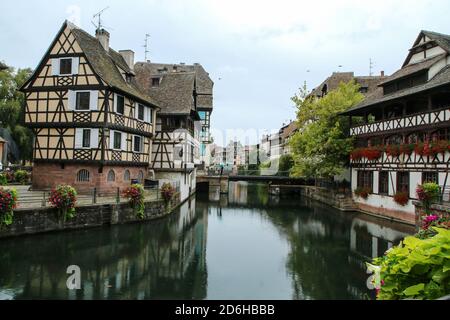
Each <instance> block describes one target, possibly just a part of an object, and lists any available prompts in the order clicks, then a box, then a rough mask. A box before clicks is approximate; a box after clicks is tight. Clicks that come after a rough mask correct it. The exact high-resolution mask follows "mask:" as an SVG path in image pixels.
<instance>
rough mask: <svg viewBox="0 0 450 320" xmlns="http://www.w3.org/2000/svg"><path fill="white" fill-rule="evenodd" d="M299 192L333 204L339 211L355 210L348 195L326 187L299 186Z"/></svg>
mask: <svg viewBox="0 0 450 320" xmlns="http://www.w3.org/2000/svg"><path fill="white" fill-rule="evenodd" d="M300 194H301V195H302V196H304V197H308V198H311V199H314V200H316V201H319V202H322V203H325V204H327V205H330V206H333V207H335V208H336V209H339V210H341V211H355V210H357V207H356V206H355V204H354V202H353V200H352V198H351V197H350V196H346V195H344V194H340V193H337V192H336V191H334V190H330V189H327V188H320V187H314V186H301V187H300Z"/></svg>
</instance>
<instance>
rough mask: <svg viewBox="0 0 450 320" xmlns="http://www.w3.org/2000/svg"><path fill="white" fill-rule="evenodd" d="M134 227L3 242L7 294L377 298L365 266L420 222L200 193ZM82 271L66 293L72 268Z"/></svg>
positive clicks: (234, 192) (244, 191)
mask: <svg viewBox="0 0 450 320" xmlns="http://www.w3.org/2000/svg"><path fill="white" fill-rule="evenodd" d="M178 211H179V212H178V213H176V214H174V215H172V216H170V217H168V218H164V219H161V220H157V221H152V222H147V223H137V224H131V225H117V226H111V227H108V226H105V227H101V228H95V229H87V230H78V231H65V232H56V233H48V234H39V235H33V236H23V237H17V238H11V239H2V240H0V261H1V263H0V299H35V298H39V299H47V298H54V299H191V298H194V299H369V298H370V299H372V298H374V292H372V291H371V290H369V289H368V288H367V286H366V280H367V278H368V276H369V275H368V274H367V273H366V267H365V264H364V262H365V261H368V260H369V259H370V258H372V257H373V256H376V255H381V254H383V252H384V251H385V250H386V249H387V248H389V247H390V246H392V245H393V244H397V243H398V242H399V241H400V240H401V239H402V238H403V237H404V236H406V235H409V234H413V233H414V231H415V230H414V227H411V226H408V225H404V224H399V223H394V222H389V221H386V220H382V219H378V218H375V217H371V216H367V215H364V214H358V213H342V212H339V211H337V210H335V209H333V208H331V207H327V206H324V205H321V204H318V203H316V202H311V201H308V200H307V199H298V197H296V198H292V197H291V198H277V197H271V196H269V195H268V192H267V186H266V185H263V184H262V185H261V184H248V183H231V184H230V193H229V194H228V195H219V194H217V193H211V194H209V195H207V194H206V195H204V194H198V195H197V197H196V198H193V199H191V201H190V202H187V203H185V204H184V205H183V206H182V207H180V209H179V210H178ZM70 265H76V266H79V267H80V270H81V289H80V290H68V289H67V287H66V281H67V278H68V276H69V275H68V274H67V273H66V270H67V268H68V267H69V266H70Z"/></svg>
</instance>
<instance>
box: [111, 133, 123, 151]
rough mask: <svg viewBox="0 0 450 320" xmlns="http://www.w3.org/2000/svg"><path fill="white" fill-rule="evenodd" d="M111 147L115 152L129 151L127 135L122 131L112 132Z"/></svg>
mask: <svg viewBox="0 0 450 320" xmlns="http://www.w3.org/2000/svg"><path fill="white" fill-rule="evenodd" d="M109 144H110V145H109V147H110V149H113V150H124V151H125V150H127V134H126V133H124V132H120V131H115V130H111V131H110V138H109Z"/></svg>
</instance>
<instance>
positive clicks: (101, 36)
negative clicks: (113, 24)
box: [95, 29, 109, 51]
mask: <svg viewBox="0 0 450 320" xmlns="http://www.w3.org/2000/svg"><path fill="white" fill-rule="evenodd" d="M95 37H96V38H97V39H98V41H100V44H101V45H102V47H103V49H105V50H106V51H109V32H108V31H106V30H105V29H97V30H96V31H95Z"/></svg>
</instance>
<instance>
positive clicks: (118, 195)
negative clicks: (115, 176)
mask: <svg viewBox="0 0 450 320" xmlns="http://www.w3.org/2000/svg"><path fill="white" fill-rule="evenodd" d="M171 184H172V187H173V188H174V190H175V192H176V193H179V192H180V184H179V182H174V183H171ZM144 190H145V191H144V197H145V202H152V201H159V200H160V199H161V188H160V187H159V186H156V187H145V188H144ZM124 191H125V188H115V189H103V190H102V189H98V188H92V189H89V190H86V191H84V192H82V193H79V194H78V196H77V202H76V204H77V206H83V205H95V204H98V205H102V204H119V203H126V202H128V199H126V198H125V197H124V196H123V193H124ZM17 193H18V195H17V204H18V206H17V208H18V209H32V208H45V207H50V203H49V202H48V199H49V197H50V191H29V190H25V189H23V190H20V189H19V190H17Z"/></svg>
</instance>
